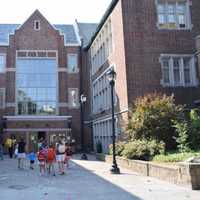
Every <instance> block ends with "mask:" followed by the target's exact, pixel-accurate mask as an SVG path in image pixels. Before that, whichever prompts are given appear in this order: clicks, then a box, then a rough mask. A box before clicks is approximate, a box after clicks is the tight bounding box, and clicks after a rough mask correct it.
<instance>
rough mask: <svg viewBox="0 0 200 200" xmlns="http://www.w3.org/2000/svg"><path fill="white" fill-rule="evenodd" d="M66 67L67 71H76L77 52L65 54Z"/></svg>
mask: <svg viewBox="0 0 200 200" xmlns="http://www.w3.org/2000/svg"><path fill="white" fill-rule="evenodd" d="M67 67H68V72H69V73H76V72H78V56H77V54H68V55H67Z"/></svg>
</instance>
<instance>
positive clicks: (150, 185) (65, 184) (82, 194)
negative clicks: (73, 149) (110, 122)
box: [0, 156, 200, 200]
mask: <svg viewBox="0 0 200 200" xmlns="http://www.w3.org/2000/svg"><path fill="white" fill-rule="evenodd" d="M89 158H90V159H89V161H81V160H79V156H75V158H74V159H73V160H72V162H71V163H70V168H69V169H68V171H67V174H66V175H65V176H60V175H57V176H56V177H53V176H48V175H46V176H44V177H40V176H39V171H38V169H35V170H34V171H31V170H29V169H28V163H27V169H25V170H18V169H17V167H16V164H17V160H10V159H6V160H4V161H0V200H200V191H192V190H190V189H187V188H183V187H178V186H175V185H172V184H168V183H165V182H162V181H159V180H156V179H153V178H149V177H143V176H140V175H138V174H135V173H133V172H131V171H128V170H125V169H121V171H122V174H121V175H111V174H110V173H109V169H110V165H108V164H106V163H104V162H99V161H96V160H95V159H94V157H92V156H90V157H89Z"/></svg>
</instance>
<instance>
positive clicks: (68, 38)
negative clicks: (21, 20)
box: [0, 24, 79, 45]
mask: <svg viewBox="0 0 200 200" xmlns="http://www.w3.org/2000/svg"><path fill="white" fill-rule="evenodd" d="M20 27H21V25H20V24H0V45H9V35H11V34H14V32H15V30H17V29H18V28H20ZM53 27H54V28H55V29H57V30H58V31H60V34H61V35H64V39H65V44H66V45H67V44H70V45H77V44H79V40H78V38H77V36H76V33H75V30H74V26H73V25H71V24H62V25H61V24H55V25H53Z"/></svg>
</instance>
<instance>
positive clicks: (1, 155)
mask: <svg viewBox="0 0 200 200" xmlns="http://www.w3.org/2000/svg"><path fill="white" fill-rule="evenodd" d="M0 159H1V160H3V144H2V143H0Z"/></svg>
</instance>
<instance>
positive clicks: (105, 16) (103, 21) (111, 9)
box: [84, 0, 119, 50]
mask: <svg viewBox="0 0 200 200" xmlns="http://www.w3.org/2000/svg"><path fill="white" fill-rule="evenodd" d="M118 1H119V0H112V2H111V3H110V5H109V7H108V8H107V10H106V12H105V13H104V15H103V17H102V18H101V21H100V23H99V25H98V26H97V29H96V31H95V32H94V34H93V36H92V37H91V39H90V41H89V43H88V44H87V46H86V47H85V48H84V49H85V50H88V49H89V48H90V46H91V45H92V43H93V41H94V39H95V38H96V36H97V34H98V33H99V31H100V30H101V28H102V27H103V25H104V23H105V21H106V20H107V19H108V17H109V16H110V14H111V13H112V11H113V10H114V8H115V6H116V5H117V3H118Z"/></svg>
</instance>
